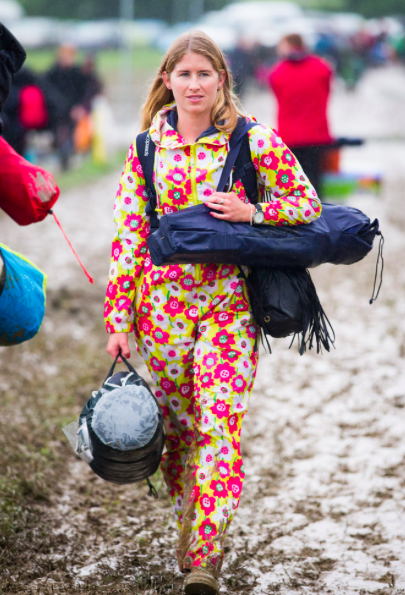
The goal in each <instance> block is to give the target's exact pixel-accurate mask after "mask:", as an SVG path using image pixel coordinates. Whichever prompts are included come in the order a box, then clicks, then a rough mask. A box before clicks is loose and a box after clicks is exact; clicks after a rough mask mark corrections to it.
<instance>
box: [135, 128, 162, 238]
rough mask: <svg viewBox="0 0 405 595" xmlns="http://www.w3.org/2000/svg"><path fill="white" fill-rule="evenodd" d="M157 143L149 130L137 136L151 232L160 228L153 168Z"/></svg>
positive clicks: (137, 149) (137, 147) (146, 210)
mask: <svg viewBox="0 0 405 595" xmlns="http://www.w3.org/2000/svg"><path fill="white" fill-rule="evenodd" d="M155 152H156V145H155V143H154V142H153V140H152V139H151V137H150V134H149V130H145V132H141V133H140V134H138V136H137V137H136V153H137V155H138V159H139V161H140V162H141V166H142V171H143V177H144V178H145V187H146V192H147V193H148V196H149V200H148V204H147V205H146V208H145V213H146V214H147V215H149V218H150V230H151V233H152V232H154V231H156V230H157V229H158V228H159V219H158V216H157V213H156V188H155V184H154V183H153V168H154V166H155Z"/></svg>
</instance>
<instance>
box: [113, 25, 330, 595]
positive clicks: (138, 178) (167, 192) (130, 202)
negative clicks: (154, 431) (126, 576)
mask: <svg viewBox="0 0 405 595" xmlns="http://www.w3.org/2000/svg"><path fill="white" fill-rule="evenodd" d="M231 89H232V79H231V74H230V72H229V70H228V67H227V65H226V62H225V59H224V56H223V54H222V52H221V50H220V49H219V48H218V46H217V45H216V44H215V43H214V42H213V41H212V39H211V38H210V37H208V36H207V35H206V34H204V33H202V32H199V31H194V32H191V33H186V34H183V35H182V36H180V37H179V38H178V39H177V40H176V41H175V42H174V43H173V44H172V46H171V47H170V48H169V50H168V51H167V53H166V55H165V57H164V58H163V61H162V63H161V66H160V68H159V72H158V75H157V76H156V79H155V81H154V83H153V85H152V87H151V90H150V93H149V96H148V98H147V101H146V103H145V106H144V108H143V112H142V121H141V129H142V130H143V131H149V133H148V134H141V135H138V137H137V142H135V143H134V144H132V145H131V147H130V149H129V151H128V155H127V159H126V162H125V166H124V170H123V173H122V177H121V181H120V185H119V189H118V192H117V196H116V200H115V207H114V220H115V224H116V234H115V237H114V240H113V243H112V258H111V266H110V273H109V282H108V287H107V296H106V301H105V308H104V315H105V319H106V328H107V332H108V333H110V335H109V340H108V344H107V351H108V353H109V354H110V355H111V356H112V357H113V358H115V357H116V356H117V355H119V354H120V353H121V354H122V355H123V356H124V357H126V358H129V357H130V355H131V348H130V346H129V342H128V337H129V334H130V333H132V332H133V331H135V339H136V346H137V349H138V351H139V352H140V353H141V355H142V357H143V358H144V360H145V362H146V364H147V366H148V368H149V371H150V373H151V376H152V379H153V381H154V384H155V386H156V391H155V392H156V397H157V399H158V401H159V403H160V405H161V407H162V410H163V415H164V420H165V429H166V435H167V438H166V452H165V453H164V454H163V457H162V465H161V467H162V472H163V475H164V479H165V482H166V484H167V487H168V490H169V492H170V495H171V497H172V501H173V510H174V515H175V518H176V521H177V524H178V528H179V530H180V536H179V541H178V546H177V560H178V565H179V569H180V571H182V572H184V573H189V574H188V576H187V577H186V579H185V593H186V594H188V595H190V594H193V593H207V594H211V595H214V594H215V593H217V592H218V589H219V585H218V581H217V579H218V576H219V572H220V569H221V565H222V560H223V555H224V549H223V544H224V538H225V535H226V532H227V530H228V527H229V525H230V523H231V521H232V518H233V516H234V514H235V511H236V509H237V507H238V504H239V499H240V495H241V490H242V484H243V479H244V476H245V471H244V468H243V462H242V457H241V450H240V436H241V428H242V420H243V418H244V415H245V413H246V411H247V407H248V401H249V395H250V393H251V391H252V388H253V383H254V378H255V374H256V369H257V362H258V352H257V326H256V323H255V320H254V319H253V316H252V312H251V307H250V304H249V298H248V293H247V287H246V284H245V281H244V279H243V278H240V276H239V275H238V272H239V271H238V267H237V266H235V265H226V264H225V265H217V264H212V263H206V264H201V265H200V264H195V265H194V264H186V265H177V264H173V265H168V266H161V267H158V266H154V265H153V264H152V261H151V258H150V255H149V253H148V248H147V242H146V240H147V238H148V236H149V235H150V232H151V227H152V229H155V228H156V226H157V225H158V217H160V216H161V215H162V214H170V213H173V212H175V211H179V210H182V209H185V208H187V207H190V206H192V205H197V204H201V203H205V204H206V205H207V206H208V207H209V208H211V209H213V210H212V211H211V215H212V216H213V217H216V218H217V219H223V220H226V221H231V222H241V221H245V222H250V223H251V224H256V223H264V224H269V225H298V224H305V223H309V222H310V221H313V220H314V219H316V218H317V217H318V216H319V214H320V212H321V205H320V201H319V199H318V198H317V195H316V192H315V190H314V189H313V187H312V185H311V184H310V182H309V180H308V178H307V176H306V175H305V173H304V172H303V171H302V169H301V167H300V165H299V163H298V162H297V160H296V158H295V157H294V155H293V154H292V153H291V151H290V150H289V149H288V148H287V147H286V145H285V144H284V143H283V141H282V140H281V138H280V137H279V136H278V134H277V133H276V132H275V131H274V130H273V129H271V128H270V127H269V126H267V125H262V124H260V125H259V124H257V125H254V122H255V121H254V119H253V118H250V117H245V116H243V114H242V112H241V111H240V110H239V109H238V107H237V106H236V104H235V99H234V96H233V94H232V91H231ZM241 119H243V120H244V122H245V123H247V122H250V123H251V126H250V129H249V131H248V133H247V136H246V137H244V138H246V139H247V141H248V148H249V151H250V155H249V157H251V161H250V160H249V161H250V163H251V165H252V163H253V166H254V168H255V170H256V181H257V188H255V189H254V190H256V191H257V192H258V193H259V203H258V204H257V205H254V204H253V203H251V202H250V197H249V196H248V195H247V192H246V189H245V188H244V185H243V181H241V179H240V175H239V174H240V172H237V171H235V168H234V172H233V176H231V178H233V180H234V181H232V179H231V180H230V182H229V185H228V191H227V192H217V191H216V188H217V186H218V183H219V179H220V177H221V172H222V170H223V169H224V164H225V162H226V159H227V155H228V152H229V142H230V137H231V133H232V131H233V130H234V129H235V128H236V127H237V125H238V123H239V122H240V121H241ZM151 157H152V163H151V159H150V158H151ZM142 164H143V165H142ZM150 166H152V174H153V177H152V175H151V176H149V175H147V170H148V169H149V168H150ZM253 166H252V167H253ZM247 167H249V166H248V165H247ZM147 179H148V180H153V181H149V182H148V183H147V182H146V180H147ZM235 180H236V181H235ZM242 180H243V175H242ZM147 184H149V187H147ZM150 186H151V187H150ZM270 195H271V199H272V200H271V201H270V202H266V199H268V198H269V197H270ZM190 233H193V232H192V230H190Z"/></svg>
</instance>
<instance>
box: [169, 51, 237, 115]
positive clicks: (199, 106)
mask: <svg viewBox="0 0 405 595" xmlns="http://www.w3.org/2000/svg"><path fill="white" fill-rule="evenodd" d="M225 76H226V75H225V72H224V71H221V72H219V73H218V72H217V71H216V70H215V68H214V67H213V66H212V64H211V62H210V61H209V60H208V58H206V57H205V56H202V55H201V54H196V53H195V52H189V53H187V54H185V55H184V56H183V58H182V59H181V60H180V61H179V62H177V64H176V66H175V67H174V70H173V71H172V72H171V73H170V74H168V73H167V72H163V73H162V78H163V82H164V83H165V85H166V87H167V88H168V89H171V90H172V91H173V95H174V99H175V101H176V104H177V110H178V111H179V113H181V112H182V111H184V112H187V113H189V114H190V115H191V114H194V115H202V116H206V115H207V114H211V109H212V106H213V105H214V102H215V98H216V95H217V92H218V89H220V88H221V87H222V85H223V84H224V82H225Z"/></svg>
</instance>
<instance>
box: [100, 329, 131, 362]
mask: <svg viewBox="0 0 405 595" xmlns="http://www.w3.org/2000/svg"><path fill="white" fill-rule="evenodd" d="M106 351H107V353H109V354H110V355H111V357H112V358H113V359H115V358H116V357H117V355H118V354H119V353H120V352H121V354H122V355H123V356H124V357H125V358H126V359H129V358H130V357H131V352H130V350H129V345H128V333H111V335H110V336H109V337H108V343H107V348H106ZM117 361H118V362H122V359H121V358H120V357H119V358H118V360H117Z"/></svg>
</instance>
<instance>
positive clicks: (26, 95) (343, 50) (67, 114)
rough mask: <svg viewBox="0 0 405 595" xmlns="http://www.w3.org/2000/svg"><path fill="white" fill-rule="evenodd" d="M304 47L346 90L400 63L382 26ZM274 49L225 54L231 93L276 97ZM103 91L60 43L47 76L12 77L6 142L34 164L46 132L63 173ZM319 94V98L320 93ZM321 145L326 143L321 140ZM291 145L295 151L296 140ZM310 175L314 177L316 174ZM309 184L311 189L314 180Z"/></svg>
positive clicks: (395, 41)
mask: <svg viewBox="0 0 405 595" xmlns="http://www.w3.org/2000/svg"><path fill="white" fill-rule="evenodd" d="M309 49H310V51H311V55H313V56H318V57H320V58H322V59H323V60H324V61H325V62H326V63H328V64H329V65H330V73H331V74H330V76H331V75H332V73H333V75H334V76H336V77H338V78H339V79H341V80H342V81H344V83H345V85H346V87H347V89H349V90H350V89H354V88H355V87H356V85H357V83H358V81H359V80H360V78H361V77H362V75H363V73H364V72H365V71H366V70H367V69H368V68H373V67H379V66H383V65H385V64H387V63H388V62H390V61H398V62H402V63H404V64H405V35H402V36H399V37H398V36H397V37H396V38H393V37H392V36H390V35H389V34H388V33H387V32H386V31H385V30H384V25H383V24H382V25H381V27H380V29H379V31H378V32H375V33H374V34H373V33H371V32H370V30H368V29H366V28H364V29H360V30H358V31H357V32H356V33H354V34H352V35H351V36H346V37H342V36H341V35H339V34H337V33H336V32H335V31H333V30H332V29H330V30H326V29H325V30H323V31H321V32H319V33H318V35H317V38H316V40H315V41H314V42H313V43H312V44H311V45H310V48H309ZM279 50H280V44H279V45H278V46H275V45H274V46H271V47H266V46H263V45H260V44H258V43H253V42H252V41H249V40H247V39H244V38H243V37H241V38H240V39H239V41H238V43H237V45H236V47H235V48H234V49H233V50H231V51H228V52H227V54H226V57H227V60H228V63H229V65H230V67H231V70H232V73H233V77H234V91H235V92H236V94H237V95H238V96H239V97H240V98H241V99H243V96H244V93H245V91H246V89H247V88H249V87H250V86H252V85H255V86H260V87H262V88H266V89H267V88H270V89H271V91H272V92H274V93H275V94H276V96H277V88H276V85H275V84H274V85H273V84H270V85H269V73H270V72H271V71H272V70H273V69H274V68H275V66H276V65H277V63H278V62H279V60H280V57H281V58H283V56H280V51H279ZM314 64H315V62H313V64H312V65H313V66H314ZM318 70H319V69H318ZM312 74H313V73H311V76H312ZM328 76H329V75H328ZM321 87H322V85H321ZM102 88H103V85H102V82H101V80H100V77H99V76H98V74H97V72H96V68H95V61H94V57H93V56H92V55H88V56H87V57H85V58H84V60H82V61H79V55H78V51H77V49H76V48H75V47H74V46H72V45H62V46H61V47H59V48H58V50H57V52H56V60H55V63H54V64H53V65H52V66H51V68H50V69H49V70H48V71H47V72H44V73H41V74H39V73H37V72H34V71H33V70H31V69H29V68H27V67H23V68H22V69H21V71H20V72H18V73H17V75H16V77H15V83H14V87H13V89H12V92H11V95H10V97H9V98H8V100H7V102H6V104H5V106H4V110H3V117H4V119H5V128H4V135H5V138H6V139H7V141H8V142H9V143H10V145H11V146H12V147H13V148H14V149H15V150H16V151H17V152H18V153H20V154H21V155H23V156H25V157H26V158H27V159H28V160H30V161H34V162H35V161H36V155H35V152H33V151H32V147H31V146H30V142H27V141H29V140H30V138H31V137H32V135H31V133H32V132H33V131H35V132H44V131H46V132H49V133H51V138H52V150H53V151H54V153H55V154H56V155H57V157H58V160H59V164H60V167H61V169H62V170H65V169H68V167H69V164H70V162H71V157H72V155H73V154H75V153H78V152H79V153H86V152H87V151H89V150H90V147H91V135H92V130H91V128H92V125H91V112H92V103H93V99H94V98H95V97H96V96H97V95H99V94H100V93H102ZM319 92H320V95H321V96H322V97H323V98H324V95H325V93H324V91H323V90H322V89H321V90H320V91H319ZM322 101H323V99H322ZM304 104H305V102H304ZM287 136H288V135H287ZM283 138H284V137H283ZM286 140H287V142H288V139H287V138H286ZM322 142H326V141H325V139H323V141H322ZM291 146H292V148H293V149H294V150H296V149H297V144H296V142H293V143H292V144H291ZM299 147H301V145H300V146H299ZM301 157H302V158H304V160H305V157H304V156H301ZM307 169H308V166H307ZM315 169H316V168H315ZM314 176H315V178H316V176H317V172H316V171H314ZM314 183H315V186H316V185H317V182H316V179H314Z"/></svg>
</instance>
